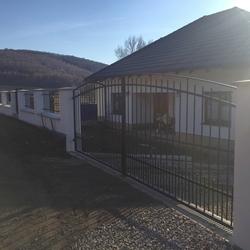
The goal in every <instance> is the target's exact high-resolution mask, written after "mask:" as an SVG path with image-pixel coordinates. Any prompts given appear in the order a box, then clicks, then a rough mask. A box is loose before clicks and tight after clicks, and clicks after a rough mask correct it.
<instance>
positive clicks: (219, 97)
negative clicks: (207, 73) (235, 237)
mask: <svg viewBox="0 0 250 250" xmlns="http://www.w3.org/2000/svg"><path fill="white" fill-rule="evenodd" d="M234 94H235V88H234V87H231V86H229V85H225V84H220V83H215V82H210V81H205V80H201V79H195V78H187V77H181V76H176V75H157V74H154V75H148V76H122V77H114V78H112V79H111V78H108V79H99V80H98V81H95V82H88V83H85V84H84V85H82V86H80V87H79V88H77V89H76V90H75V91H74V108H75V110H74V115H75V148H76V150H77V151H79V152H81V153H83V154H85V155H87V156H89V157H91V158H94V159H96V160H97V161H99V162H101V163H104V164H106V165H108V166H110V167H111V168H113V169H115V170H117V171H119V172H122V173H123V174H124V175H126V176H129V177H131V178H133V179H135V180H137V181H138V182H141V183H143V184H145V185H147V186H149V187H151V188H153V189H155V190H157V191H158V192H160V193H163V194H165V195H167V196H169V197H171V198H173V199H176V200H178V201H180V202H182V203H184V204H185V205H187V206H189V207H191V208H193V209H195V210H197V211H199V212H201V213H203V214H205V215H207V216H210V217H212V218H213V219H214V220H217V221H219V222H220V223H222V224H224V225H226V226H229V227H232V226H233V177H234V176H233V175H234V168H233V163H234V119H235V104H233V99H234Z"/></svg>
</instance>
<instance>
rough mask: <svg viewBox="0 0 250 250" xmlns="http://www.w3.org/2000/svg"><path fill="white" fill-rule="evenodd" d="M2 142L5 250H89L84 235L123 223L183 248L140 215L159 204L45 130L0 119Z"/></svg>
mask: <svg viewBox="0 0 250 250" xmlns="http://www.w3.org/2000/svg"><path fill="white" fill-rule="evenodd" d="M0 142H1V143H0V249H6V250H12V249H13V250H17V249H18V250H24V249H25V250H26V249H55V250H57V249H78V250H79V249H87V248H86V245H85V246H83V247H82V248H80V247H79V246H80V243H81V238H82V237H83V236H84V234H86V233H87V232H90V231H91V230H97V229H99V228H102V227H103V225H107V224H110V223H115V222H116V221H117V220H118V219H119V220H120V221H123V222H124V223H125V224H126V225H127V226H128V227H135V229H136V230H137V231H138V230H139V231H140V232H142V233H143V234H144V235H145V237H146V238H148V237H149V235H150V237H152V238H154V239H155V240H158V241H161V242H167V244H168V246H169V247H170V249H172V248H174V249H180V248H178V246H177V245H176V243H175V241H174V240H172V241H169V240H168V238H167V237H166V233H165V232H164V230H165V229H166V228H164V227H165V224H164V227H161V229H162V230H163V233H158V231H157V230H153V229H152V228H151V227H150V226H148V225H147V220H146V219H145V220H144V219H143V217H142V216H141V214H138V211H141V212H140V213H143V211H144V208H145V209H148V208H152V206H153V207H158V206H162V205H161V204H160V203H159V202H157V201H156V200H154V199H153V198H151V197H149V196H147V195H145V194H143V193H141V192H139V191H138V190H135V189H134V188H132V187H131V186H129V185H128V184H127V183H125V182H122V181H121V180H119V179H118V178H116V177H113V176H111V175H109V174H107V173H105V172H102V171H100V170H98V169H97V168H95V167H93V166H91V165H89V164H86V163H84V162H82V161H81V160H79V159H76V158H74V157H71V156H70V155H69V154H67V153H66V152H65V151H64V149H63V146H62V145H58V143H56V142H55V141H54V140H53V138H52V137H51V136H49V135H48V134H46V133H44V131H43V130H40V129H38V128H35V127H33V126H30V125H28V124H25V123H22V122H20V121H18V120H15V119H12V118H9V117H6V116H3V115H0ZM164 209H165V210H166V209H167V208H164ZM169 216H171V217H170V218H172V217H173V215H172V210H171V211H170V212H169ZM148 217H150V216H148ZM158 217H159V218H160V219H161V221H163V222H164V220H162V218H161V215H159V216H157V218H158ZM134 218H141V219H142V220H141V222H138V221H136V220H135V219H134ZM151 224H152V222H151ZM170 224H172V225H174V224H177V223H176V222H171V223H170ZM167 226H170V225H167ZM167 226H166V227H167ZM125 230H127V229H125ZM175 230H177V231H178V229H175ZM199 230H200V228H199ZM203 230H204V229H203ZM204 235H205V234H204ZM206 235H209V233H207V232H206ZM195 236H196V235H195ZM195 236H194V237H195ZM120 240H121V239H120ZM222 242H224V241H223V240H222ZM92 243H93V242H92ZM224 246H226V245H225V244H224ZM99 247H100V249H102V243H101V245H99ZM88 249H93V247H92V248H91V247H90V248H88ZM106 249H107V248H106ZM112 249H113V248H112ZM114 249H115V248H114ZM124 249H132V248H124ZM148 249H149V248H148ZM152 249H153V248H152ZM159 249H160V248H159ZM204 249H205V248H204ZM208 249H209V248H208ZM220 249H226V248H220Z"/></svg>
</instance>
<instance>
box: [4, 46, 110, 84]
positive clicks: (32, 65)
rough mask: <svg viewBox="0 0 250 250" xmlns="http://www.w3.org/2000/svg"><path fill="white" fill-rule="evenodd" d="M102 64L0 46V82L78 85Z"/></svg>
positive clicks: (102, 65) (103, 65) (104, 65)
mask: <svg viewBox="0 0 250 250" xmlns="http://www.w3.org/2000/svg"><path fill="white" fill-rule="evenodd" d="M106 66H107V65H106V64H103V63H99V62H95V61H91V60H87V59H84V58H78V57H75V56H67V55H59V54H53V53H47V52H38V51H31V50H12V49H4V50H0V85H7V86H9V85H11V86H15V87H24V86H25V87H40V88H48V87H50V88H58V87H64V86H79V85H81V84H82V81H83V79H84V78H85V77H87V76H89V75H91V74H92V73H94V72H96V71H98V70H100V69H102V68H104V67H106Z"/></svg>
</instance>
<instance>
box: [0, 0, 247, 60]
mask: <svg viewBox="0 0 250 250" xmlns="http://www.w3.org/2000/svg"><path fill="white" fill-rule="evenodd" d="M234 6H238V7H240V8H243V9H245V10H248V11H250V1H249V3H248V0H238V1H237V0H154V1H153V0H88V1H87V0H71V1H68V0H60V1H59V0H0V49H5V48H9V49H29V50H37V51H46V52H53V53H58V54H64V55H74V56H77V57H83V58H86V59H90V60H94V61H98V62H103V63H107V64H111V63H113V62H115V61H116V56H115V53H114V50H115V48H117V46H118V45H123V43H124V40H125V39H126V38H128V37H129V36H130V35H135V36H140V35H142V37H143V38H144V40H146V41H148V40H151V39H152V40H154V41H155V40H157V39H159V38H160V37H163V36H166V35H168V34H169V33H171V32H173V31H175V30H177V29H178V28H181V27H182V26H184V25H186V24H188V23H190V22H192V21H194V20H196V19H198V18H200V17H202V16H204V15H209V14H212V13H215V12H219V11H222V10H225V9H229V8H232V7H234Z"/></svg>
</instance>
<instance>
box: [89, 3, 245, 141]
mask: <svg viewBox="0 0 250 250" xmlns="http://www.w3.org/2000/svg"><path fill="white" fill-rule="evenodd" d="M249 20H250V13H249V12H247V11H245V10H242V9H239V8H237V7H235V8H232V9H229V10H225V11H222V12H219V13H215V14H212V15H209V16H204V17H202V18H200V19H198V20H196V21H194V22H192V23H190V24H188V25H186V26H184V27H182V28H180V29H179V30H177V31H175V32H173V33H171V34H169V35H167V36H166V37H163V38H160V39H159V40H157V41H155V42H154V43H152V44H149V45H148V46H146V47H144V48H143V49H141V50H139V51H137V52H135V53H133V54H131V55H129V56H127V57H125V58H123V59H121V60H120V61H117V62H115V63H114V64H112V65H110V66H108V67H106V68H104V69H103V70H101V71H99V72H97V73H95V74H93V75H91V76H90V77H88V78H86V79H85V80H84V81H85V84H86V86H87V85H90V84H92V86H94V85H93V84H96V85H95V86H96V88H97V90H96V97H97V105H99V106H98V115H99V117H105V120H106V121H108V122H109V123H110V124H114V123H117V122H121V120H122V112H121V111H122V94H121V93H122V86H123V85H124V91H125V93H126V95H125V96H126V104H125V109H124V110H125V111H126V124H127V126H129V125H139V124H140V125H145V124H148V125H150V124H151V125H153V124H154V123H155V118H156V116H157V114H161V115H162V114H164V113H168V114H169V115H170V116H171V117H173V118H174V119H175V132H176V133H177V135H178V136H179V137H180V138H181V137H182V134H190V135H191V134H192V135H193V134H195V135H197V136H196V137H197V138H196V139H195V140H199V138H200V136H201V134H202V136H203V137H206V136H208V137H213V138H217V137H218V134H219V137H220V138H221V139H222V140H223V139H228V138H229V139H230V140H234V116H235V112H234V106H233V105H231V103H234V101H235V88H234V87H232V86H230V85H231V83H232V82H234V81H238V80H245V79H248V78H249V76H250V73H249V72H250V71H249V68H250V64H249V63H250V26H249ZM183 76H184V77H183ZM201 79H203V80H201ZM209 96H210V97H211V100H209V98H208V97H209ZM216 99H218V100H217V101H216ZM104 100H105V103H104ZM219 100H220V101H219ZM223 101H225V102H223ZM226 102H228V105H229V106H231V107H230V108H229V107H228V105H227V104H226ZM194 105H195V107H194ZM201 124H202V126H201ZM191 137H192V136H191ZM191 137H190V140H193V138H192V139H191ZM186 139H187V140H189V139H188V138H186Z"/></svg>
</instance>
